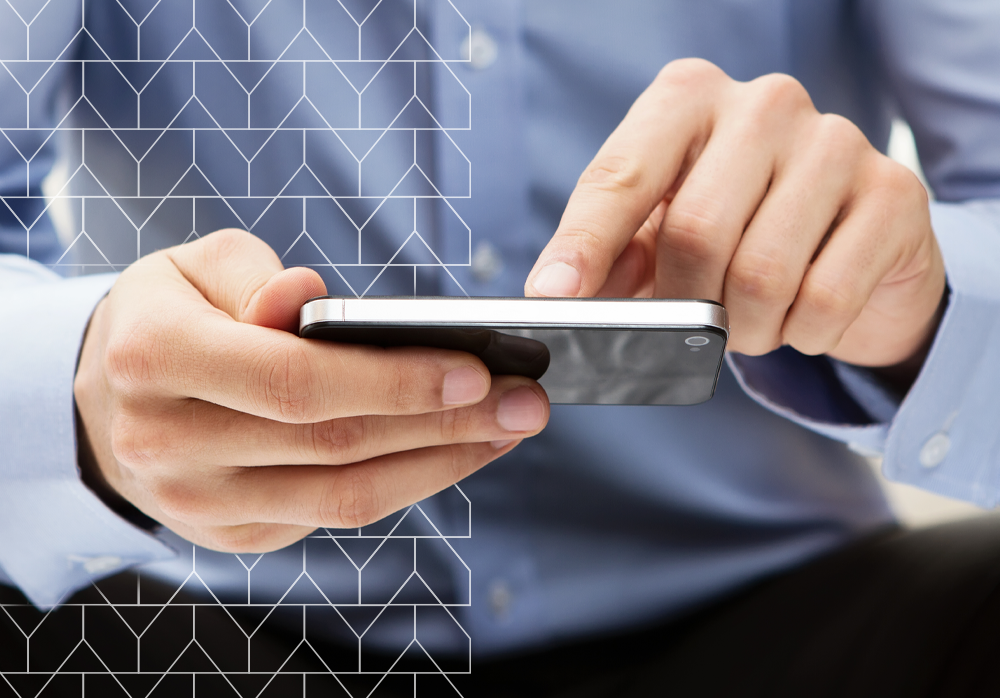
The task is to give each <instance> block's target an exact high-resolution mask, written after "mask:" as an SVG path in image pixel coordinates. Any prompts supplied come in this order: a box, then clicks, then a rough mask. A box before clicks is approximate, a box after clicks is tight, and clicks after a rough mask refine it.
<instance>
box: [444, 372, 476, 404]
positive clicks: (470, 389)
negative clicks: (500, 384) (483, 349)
mask: <svg viewBox="0 0 1000 698" xmlns="http://www.w3.org/2000/svg"><path fill="white" fill-rule="evenodd" d="M486 388H487V385H486V380H485V379H484V378H483V376H482V374H480V373H479V371H477V370H476V369H474V368H472V367H471V366H462V368H456V369H453V370H451V371H448V373H447V374H446V375H445V377H444V387H443V388H442V389H441V402H443V403H444V404H446V405H467V404H469V403H472V402H476V401H477V400H479V399H480V398H482V397H483V396H484V395H485V394H486Z"/></svg>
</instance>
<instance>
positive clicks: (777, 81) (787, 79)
mask: <svg viewBox="0 0 1000 698" xmlns="http://www.w3.org/2000/svg"><path fill="white" fill-rule="evenodd" d="M749 87H750V89H751V94H752V95H754V99H755V101H756V102H757V103H758V104H759V105H761V106H762V107H763V108H766V109H767V110H768V111H771V112H774V111H781V110H791V111H799V110H803V109H811V108H812V106H813V104H812V99H810V97H809V92H808V91H807V90H806V88H805V87H804V86H803V85H802V83H801V82H799V81H798V80H796V79H795V78H793V77H792V76H791V75H786V74H784V73H771V74H769V75H762V76H761V77H759V78H756V79H755V80H753V81H752V82H750V83H749Z"/></svg>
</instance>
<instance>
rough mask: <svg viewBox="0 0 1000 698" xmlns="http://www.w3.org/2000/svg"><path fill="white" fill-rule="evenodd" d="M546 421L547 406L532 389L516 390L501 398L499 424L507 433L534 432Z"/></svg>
mask: <svg viewBox="0 0 1000 698" xmlns="http://www.w3.org/2000/svg"><path fill="white" fill-rule="evenodd" d="M544 421H545V406H544V405H543V404H542V401H541V400H539V399H538V396H537V395H535V392H534V391H533V390H532V389H531V388H527V387H523V386H522V387H520V388H514V389H513V390H510V391H508V392H506V393H504V394H503V395H501V396H500V404H499V405H497V422H499V424H500V426H502V427H503V428H504V429H506V430H507V431H534V430H535V429H538V428H539V427H541V426H542V424H543V423H544Z"/></svg>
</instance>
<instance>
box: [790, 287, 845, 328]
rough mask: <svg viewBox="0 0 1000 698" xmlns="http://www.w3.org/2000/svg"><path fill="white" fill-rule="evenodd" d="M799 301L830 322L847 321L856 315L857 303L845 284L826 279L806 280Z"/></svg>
mask: <svg viewBox="0 0 1000 698" xmlns="http://www.w3.org/2000/svg"><path fill="white" fill-rule="evenodd" d="M799 299H800V300H801V301H802V303H803V305H805V306H807V307H808V308H809V310H810V311H811V312H812V313H814V314H817V315H819V316H820V317H822V318H826V319H827V320H828V321H834V322H836V321H846V320H850V319H852V318H853V316H854V314H855V305H856V304H855V301H854V298H853V296H852V295H851V294H850V293H849V292H848V291H847V290H846V288H845V286H844V285H843V284H839V283H836V282H832V281H829V280H826V279H817V278H812V279H806V281H805V282H804V283H803V284H802V288H801V290H800V291H799Z"/></svg>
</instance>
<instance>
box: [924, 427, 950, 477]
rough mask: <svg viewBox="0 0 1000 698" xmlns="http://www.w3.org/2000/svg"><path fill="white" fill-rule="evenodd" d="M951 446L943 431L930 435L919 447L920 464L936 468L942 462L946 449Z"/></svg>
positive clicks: (946, 453)
mask: <svg viewBox="0 0 1000 698" xmlns="http://www.w3.org/2000/svg"><path fill="white" fill-rule="evenodd" d="M950 448H951V439H950V438H948V435H947V434H945V433H944V432H943V431H939V432H938V433H936V434H934V435H933V436H931V438H929V439H927V441H926V443H924V447H923V448H921V449H920V465H922V466H924V467H925V468H936V467H937V466H939V465H941V463H942V462H944V459H945V456H947V455H948V450H949V449H950Z"/></svg>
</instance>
